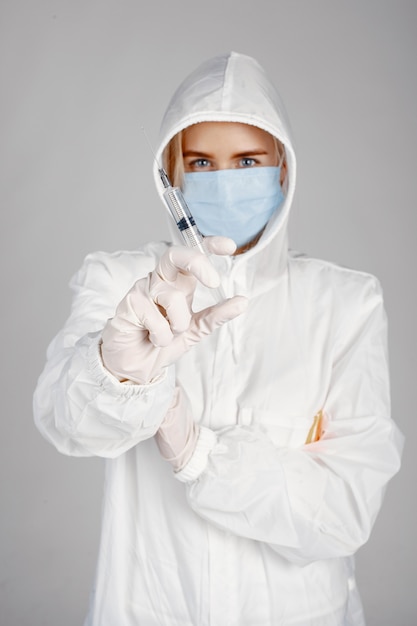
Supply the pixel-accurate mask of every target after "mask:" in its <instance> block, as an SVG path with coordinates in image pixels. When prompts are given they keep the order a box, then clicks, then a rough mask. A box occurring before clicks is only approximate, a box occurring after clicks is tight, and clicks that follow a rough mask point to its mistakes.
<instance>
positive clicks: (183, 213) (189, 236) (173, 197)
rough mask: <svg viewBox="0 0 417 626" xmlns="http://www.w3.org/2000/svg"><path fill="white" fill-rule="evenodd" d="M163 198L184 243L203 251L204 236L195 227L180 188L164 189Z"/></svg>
mask: <svg viewBox="0 0 417 626" xmlns="http://www.w3.org/2000/svg"><path fill="white" fill-rule="evenodd" d="M164 198H165V201H166V203H167V205H168V208H169V210H170V211H171V214H172V217H173V218H174V220H175V223H176V225H177V228H178V230H179V231H180V233H181V236H182V238H183V239H184V243H185V245H186V246H187V247H189V248H198V249H199V250H200V251H201V252H205V250H204V247H203V240H204V237H203V235H202V234H201V233H200V231H199V230H198V228H197V225H196V223H195V221H194V218H193V216H192V215H191V212H190V209H189V208H188V206H187V203H186V202H185V200H184V196H183V195H182V193H181V190H180V189H179V188H178V187H168V188H167V189H165V191H164Z"/></svg>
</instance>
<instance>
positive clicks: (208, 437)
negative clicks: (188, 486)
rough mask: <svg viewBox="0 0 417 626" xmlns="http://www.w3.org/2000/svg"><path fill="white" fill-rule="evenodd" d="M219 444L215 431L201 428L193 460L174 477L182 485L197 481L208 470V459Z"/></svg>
mask: <svg viewBox="0 0 417 626" xmlns="http://www.w3.org/2000/svg"><path fill="white" fill-rule="evenodd" d="M216 443H217V435H216V433H215V432H214V431H212V430H210V429H209V428H205V427H204V426H200V432H199V435H198V439H197V444H196V447H195V450H194V453H193V455H192V457H191V459H190V460H189V461H188V463H187V465H185V467H183V469H182V470H180V471H179V472H175V473H174V476H175V478H177V479H178V480H179V481H181V482H182V483H188V482H191V481H193V480H196V478H198V477H199V476H200V474H202V472H203V471H204V470H205V469H206V465H207V459H208V455H209V454H210V452H211V451H212V450H213V448H214V446H215V445H216Z"/></svg>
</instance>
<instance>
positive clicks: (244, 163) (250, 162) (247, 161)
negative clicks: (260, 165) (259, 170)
mask: <svg viewBox="0 0 417 626" xmlns="http://www.w3.org/2000/svg"><path fill="white" fill-rule="evenodd" d="M254 165H256V161H255V159H252V158H251V157H244V158H243V159H240V161H239V166H240V167H253V166H254Z"/></svg>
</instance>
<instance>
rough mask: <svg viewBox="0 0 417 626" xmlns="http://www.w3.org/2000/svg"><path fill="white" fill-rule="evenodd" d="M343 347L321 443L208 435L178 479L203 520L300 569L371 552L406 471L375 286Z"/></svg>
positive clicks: (235, 431)
mask: <svg viewBox="0 0 417 626" xmlns="http://www.w3.org/2000/svg"><path fill="white" fill-rule="evenodd" d="M336 343H337V345H336V346H335V350H334V359H333V366H332V373H331V383H330V385H329V391H328V397H327V401H326V405H325V407H324V410H325V414H326V423H325V431H324V434H323V435H322V437H321V439H320V440H319V441H317V442H316V443H311V444H308V445H303V446H301V447H298V448H287V447H280V446H279V445H276V442H275V443H273V442H272V441H271V440H270V439H269V438H268V437H267V435H266V434H265V433H264V432H262V431H261V430H259V429H257V428H256V427H239V426H237V427H230V428H227V429H225V430H222V431H219V432H216V433H215V432H213V431H211V430H209V429H206V428H202V429H201V432H200V439H199V441H198V445H197V449H196V452H195V454H194V456H193V457H192V458H191V460H190V462H189V463H188V465H187V466H185V468H184V469H183V470H182V471H181V472H180V473H179V474H178V475H177V477H178V478H179V480H182V481H184V482H185V483H186V484H187V487H186V489H187V495H188V500H189V503H190V506H191V507H192V508H193V509H194V510H195V511H196V512H197V513H198V514H199V515H200V516H202V517H203V518H205V519H207V520H209V521H210V522H212V523H213V524H215V525H217V526H218V527H220V528H222V529H224V530H226V531H227V532H231V533H234V534H236V535H239V536H242V537H247V538H250V539H253V540H257V541H261V542H265V543H267V544H269V546H270V547H271V548H272V549H273V550H275V551H276V552H277V553H279V554H280V555H281V556H283V557H284V558H286V559H288V560H290V561H292V562H294V563H298V564H306V563H309V562H311V561H314V560H319V559H327V558H333V557H340V556H347V555H351V554H353V553H354V552H355V551H356V550H357V549H358V548H359V547H360V546H361V545H362V544H364V543H365V542H366V541H367V539H368V537H369V534H370V531H371V528H372V525H373V523H374V520H375V518H376V515H377V513H378V510H379V508H380V505H381V502H382V497H383V493H384V489H385V486H386V484H387V482H388V481H389V479H390V478H391V477H392V476H393V475H394V474H395V473H396V472H397V471H398V469H399V464H400V454H401V449H402V435H401V434H400V433H399V431H398V429H397V427H396V426H395V424H394V422H393V421H392V420H391V419H390V416H389V410H390V407H389V404H390V401H389V382H388V359H387V343H386V317H385V312H384V307H383V302H382V296H381V291H380V289H379V285H378V283H377V281H376V280H374V279H369V280H368V281H367V283H366V285H365V288H364V289H362V292H361V294H360V298H358V299H357V301H355V302H354V304H353V305H352V306H351V307H349V306H346V307H345V311H344V316H343V324H341V328H340V331H339V333H338V338H337V341H336Z"/></svg>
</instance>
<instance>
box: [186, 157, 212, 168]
mask: <svg viewBox="0 0 417 626" xmlns="http://www.w3.org/2000/svg"><path fill="white" fill-rule="evenodd" d="M190 165H191V166H192V167H198V168H204V167H209V166H210V161H208V160H207V159H196V160H195V161H193V162H192V163H190Z"/></svg>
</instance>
